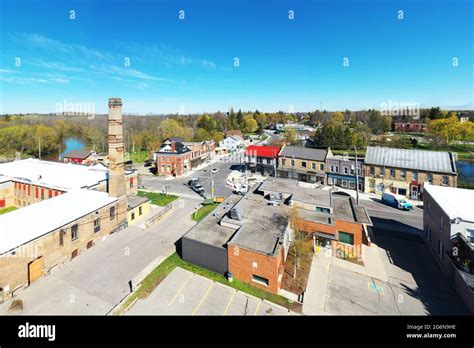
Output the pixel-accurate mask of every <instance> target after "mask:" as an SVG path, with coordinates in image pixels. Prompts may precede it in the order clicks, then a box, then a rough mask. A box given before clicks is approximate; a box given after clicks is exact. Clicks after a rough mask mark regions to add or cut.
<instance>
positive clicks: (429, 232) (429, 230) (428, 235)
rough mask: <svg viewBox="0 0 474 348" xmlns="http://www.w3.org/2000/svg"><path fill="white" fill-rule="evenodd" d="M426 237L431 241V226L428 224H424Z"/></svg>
mask: <svg viewBox="0 0 474 348" xmlns="http://www.w3.org/2000/svg"><path fill="white" fill-rule="evenodd" d="M426 239H428V241H429V242H431V228H430V226H428V225H426Z"/></svg>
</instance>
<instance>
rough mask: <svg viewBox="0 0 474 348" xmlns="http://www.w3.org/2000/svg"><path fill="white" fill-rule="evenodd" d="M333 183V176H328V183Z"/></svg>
mask: <svg viewBox="0 0 474 348" xmlns="http://www.w3.org/2000/svg"><path fill="white" fill-rule="evenodd" d="M332 184H333V180H332V178H331V177H329V178H328V185H332Z"/></svg>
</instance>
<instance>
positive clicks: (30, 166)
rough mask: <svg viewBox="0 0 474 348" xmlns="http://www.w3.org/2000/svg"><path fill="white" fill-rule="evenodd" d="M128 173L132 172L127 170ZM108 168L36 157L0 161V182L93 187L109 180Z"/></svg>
mask: <svg viewBox="0 0 474 348" xmlns="http://www.w3.org/2000/svg"><path fill="white" fill-rule="evenodd" d="M127 173H130V171H129V172H127ZM107 175H108V168H107V167H106V166H104V165H101V164H100V165H95V166H83V165H80V164H72V163H62V162H50V161H42V160H38V159H35V158H29V159H24V160H18V161H13V162H7V163H0V182H1V181H6V179H8V178H9V179H12V180H14V181H21V182H25V183H30V184H34V185H39V186H45V187H51V188H55V189H58V190H65V191H68V190H72V189H76V188H84V187H93V186H95V185H97V184H99V183H101V182H103V181H106V180H107Z"/></svg>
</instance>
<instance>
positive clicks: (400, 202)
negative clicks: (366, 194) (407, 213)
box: [382, 192, 413, 210]
mask: <svg viewBox="0 0 474 348" xmlns="http://www.w3.org/2000/svg"><path fill="white" fill-rule="evenodd" d="M382 202H383V203H384V204H387V205H390V206H392V207H395V208H398V209H400V210H412V209H413V205H412V204H410V203H408V202H407V201H406V200H405V199H403V198H402V197H399V196H397V195H394V194H393V193H387V192H385V193H383V194H382Z"/></svg>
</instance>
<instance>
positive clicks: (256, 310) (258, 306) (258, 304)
mask: <svg viewBox="0 0 474 348" xmlns="http://www.w3.org/2000/svg"><path fill="white" fill-rule="evenodd" d="M262 302H263V300H260V301H259V302H258V303H257V309H255V313H254V314H253V315H257V313H258V310H259V309H260V304H261V303H262Z"/></svg>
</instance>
